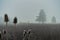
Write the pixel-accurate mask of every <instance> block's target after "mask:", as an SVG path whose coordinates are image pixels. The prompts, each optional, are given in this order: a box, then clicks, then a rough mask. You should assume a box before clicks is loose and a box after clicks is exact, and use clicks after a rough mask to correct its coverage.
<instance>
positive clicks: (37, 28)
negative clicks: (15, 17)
mask: <svg viewBox="0 0 60 40" xmlns="http://www.w3.org/2000/svg"><path fill="white" fill-rule="evenodd" d="M4 27H6V26H4V25H0V31H2V30H3V29H4ZM7 27H8V29H7V30H8V31H7V32H8V36H9V37H8V39H9V40H13V39H14V36H16V37H15V38H16V39H15V40H22V39H23V30H28V29H30V28H31V29H32V31H31V37H30V39H29V40H60V24H37V23H29V24H27V23H22V24H21V23H20V24H17V26H16V27H15V26H14V25H8V26H7Z"/></svg>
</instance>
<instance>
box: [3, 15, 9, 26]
mask: <svg viewBox="0 0 60 40" xmlns="http://www.w3.org/2000/svg"><path fill="white" fill-rule="evenodd" d="M8 21H9V18H8V15H7V14H5V15H4V22H6V26H7V23H8Z"/></svg>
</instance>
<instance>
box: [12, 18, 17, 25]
mask: <svg viewBox="0 0 60 40" xmlns="http://www.w3.org/2000/svg"><path fill="white" fill-rule="evenodd" d="M13 23H14V24H15V26H16V24H17V17H15V18H14V20H13Z"/></svg>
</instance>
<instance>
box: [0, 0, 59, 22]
mask: <svg viewBox="0 0 60 40" xmlns="http://www.w3.org/2000/svg"><path fill="white" fill-rule="evenodd" d="M41 9H44V11H45V13H46V15H47V21H48V22H51V17H52V16H55V17H56V19H57V22H60V0H0V16H2V17H3V16H4V14H5V13H7V14H8V15H9V17H10V18H14V17H15V16H17V17H18V20H19V21H22V22H27V21H28V20H29V21H30V22H35V19H36V16H38V15H39V12H40V10H41Z"/></svg>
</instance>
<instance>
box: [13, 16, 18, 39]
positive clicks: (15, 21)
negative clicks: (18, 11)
mask: <svg viewBox="0 0 60 40" xmlns="http://www.w3.org/2000/svg"><path fill="white" fill-rule="evenodd" d="M13 23H14V24H15V29H14V30H15V31H14V40H16V35H15V34H16V24H17V17H14V20H13Z"/></svg>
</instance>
